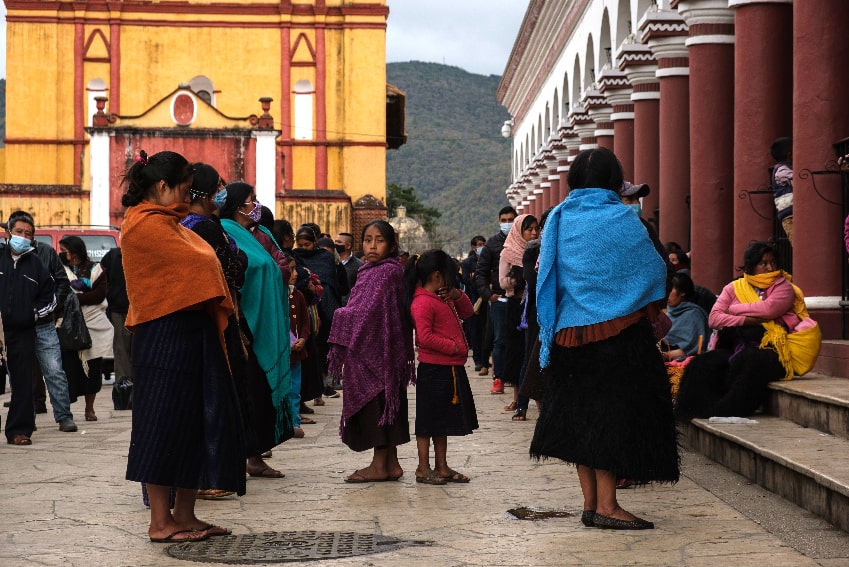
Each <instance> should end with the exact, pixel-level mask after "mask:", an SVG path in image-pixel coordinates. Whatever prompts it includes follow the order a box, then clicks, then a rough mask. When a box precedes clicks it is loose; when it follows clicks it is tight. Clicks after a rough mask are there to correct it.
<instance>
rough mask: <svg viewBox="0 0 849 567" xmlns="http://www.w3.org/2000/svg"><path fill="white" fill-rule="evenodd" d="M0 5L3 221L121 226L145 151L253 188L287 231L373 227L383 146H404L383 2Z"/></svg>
mask: <svg viewBox="0 0 849 567" xmlns="http://www.w3.org/2000/svg"><path fill="white" fill-rule="evenodd" d="M5 4H6V8H7V18H6V19H7V40H6V41H7V81H6V84H7V92H6V139H5V149H4V150H2V158H1V159H0V175H2V178H0V181H1V182H2V183H0V217H2V218H5V217H7V216H8V214H9V213H10V212H11V211H13V210H15V209H24V210H28V211H31V212H32V213H33V214H34V215H35V218H36V222H37V223H38V224H39V225H42V226H46V225H56V224H65V225H68V224H83V225H86V224H112V225H120V222H121V220H122V218H123V210H122V209H121V206H120V195H121V192H122V191H121V187H120V184H119V182H120V179H121V176H122V174H123V172H124V170H125V169H126V167H128V166H129V165H130V164H131V163H132V160H133V159H134V158H135V156H137V155H138V152H139V151H140V150H142V149H143V150H145V151H146V152H147V153H148V154H153V153H155V152H157V151H160V150H166V149H167V150H173V151H178V152H180V153H182V154H183V155H185V156H186V157H187V158H188V159H189V160H190V161H201V162H205V163H209V164H211V165H213V166H214V167H215V168H216V169H218V171H219V172H220V173H221V175H222V177H223V178H224V179H225V180H227V181H231V180H238V179H243V180H245V181H247V182H248V183H251V184H253V185H255V186H256V188H257V193H258V198H259V200H260V201H261V202H262V203H263V204H265V205H267V206H269V207H270V208H271V209H272V211H274V213H275V217H276V218H285V219H287V220H289V221H290V222H292V224H293V225H294V226H297V225H298V224H300V223H302V222H316V223H318V224H319V225H320V226H321V227H322V229H323V230H327V231H329V232H335V231H348V230H352V228H354V225H356V224H359V223H358V222H356V220H354V219H355V217H357V215H358V214H359V215H360V216H362V215H365V216H375V215H381V214H382V215H383V216H384V217H385V211H381V210H380V207H381V206H382V201H383V200H384V199H385V185H386V183H385V161H386V149H387V146H388V145H389V146H393V142H392V141H390V142H389V144H388V143H387V140H388V139H390V140H395V142H394V146H395V147H397V145H398V144H400V143H403V139H404V137H403V93H400V94H399V92H398V91H397V89H391V88H388V87H387V85H386V56H385V51H386V47H385V45H386V21H387V16H388V7H387V6H386V2H385V0H372V1H362V2H361V1H356V0H306V1H292V0H282V1H272V0H266V1H262V0H254V1H244V0H242V1H239V0H227V1H225V2H217V1H215V0H204V1H198V0H185V1H181V0H175V1H168V2H149V1H135V0H124V1H102V0H100V1H80V0H73V1H66V0H58V1H45V2H31V1H18V0H6V1H5ZM399 111H400V113H401V115H400V118H399V114H398V112H399ZM388 116H389V118H388ZM388 123H389V128H387V124H388ZM393 128H395V129H399V128H400V133H399V132H396V133H395V134H394V135H392V134H391V131H392V129H393ZM358 204H360V205H361V208H363V209H364V210H363V211H361V212H360V213H358V212H357V209H358V206H360V205H358Z"/></svg>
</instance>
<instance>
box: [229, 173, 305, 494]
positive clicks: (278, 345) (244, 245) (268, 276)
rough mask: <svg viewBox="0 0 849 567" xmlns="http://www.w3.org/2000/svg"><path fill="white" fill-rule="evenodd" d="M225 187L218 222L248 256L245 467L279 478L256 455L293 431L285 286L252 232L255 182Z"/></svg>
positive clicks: (256, 473)
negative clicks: (249, 428)
mask: <svg viewBox="0 0 849 567" xmlns="http://www.w3.org/2000/svg"><path fill="white" fill-rule="evenodd" d="M224 190H225V191H226V197H225V198H224V202H223V203H222V205H221V208H220V213H221V225H222V226H223V227H224V230H225V231H226V232H227V234H229V235H230V236H231V237H232V238H233V240H235V241H236V244H237V245H238V246H239V249H240V250H241V251H242V252H244V253H245V255H246V256H247V257H248V267H247V270H246V271H245V284H244V285H243V286H242V289H241V296H242V297H241V303H240V306H241V309H242V312H241V315H242V317H244V320H245V321H246V322H247V329H246V331H247V334H249V337H248V338H249V343H250V344H249V345H248V346H247V348H248V349H249V353H248V354H249V360H248V368H247V373H246V374H247V377H248V395H249V397H250V398H251V399H250V402H251V406H252V410H253V411H252V417H253V419H254V429H255V431H256V439H255V440H254V443H250V441H249V442H248V446H249V450H248V466H247V470H248V474H250V475H251V476H257V477H263V478H280V477H282V476H283V473H281V472H280V471H277V470H274V469H273V468H271V467H269V466H268V465H267V464H266V463H265V461H263V460H262V457H261V456H260V455H261V454H262V453H264V452H265V451H269V450H271V449H272V448H273V447H274V446H276V445H278V444H280V443H282V442H283V441H286V440H287V439H290V438H291V437H292V436H293V431H292V414H291V411H290V409H289V402H288V399H289V398H288V396H289V390H290V388H291V374H290V369H289V346H290V345H289V301H288V290H287V291H286V292H284V282H283V277H282V276H281V273H280V267H279V266H278V264H277V262H275V260H274V259H273V258H272V256H271V255H270V254H269V252H268V251H266V249H265V248H264V247H263V245H262V244H260V242H259V241H258V239H257V238H256V237H255V236H254V234H253V232H254V231H257V230H260V231H265V229H264V228H262V227H260V226H259V225H258V224H257V221H258V219H259V214H258V213H259V211H260V209H261V206H260V205H259V202H258V201H257V200H256V193H255V191H254V188H253V187H252V186H251V185H249V184H247V183H244V182H241V181H236V182H233V183H230V184H228V185H227V187H225V189H224ZM254 217H256V218H254ZM266 233H267V231H266ZM268 236H269V237H270V235H268ZM272 241H273V239H272ZM284 297H285V298H286V300H285V301H284V299H283V298H284Z"/></svg>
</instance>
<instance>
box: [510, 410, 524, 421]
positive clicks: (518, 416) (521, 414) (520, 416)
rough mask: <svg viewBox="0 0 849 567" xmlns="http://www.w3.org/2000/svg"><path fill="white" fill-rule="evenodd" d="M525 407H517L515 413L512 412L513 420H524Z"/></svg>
mask: <svg viewBox="0 0 849 567" xmlns="http://www.w3.org/2000/svg"><path fill="white" fill-rule="evenodd" d="M527 411H528V410H526V409H525V408H517V409H516V413H514V414H513V418H512V419H513V421H526V420H527V418H526V417H525V412H527Z"/></svg>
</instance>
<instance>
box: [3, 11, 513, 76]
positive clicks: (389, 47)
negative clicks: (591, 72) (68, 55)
mask: <svg viewBox="0 0 849 567" xmlns="http://www.w3.org/2000/svg"><path fill="white" fill-rule="evenodd" d="M388 3H389V22H388V26H387V32H386V60H387V62H389V63H393V62H400V61H427V62H432V63H444V64H446V65H453V66H455V67H460V68H462V69H465V70H466V71H469V72H471V73H478V74H481V75H501V74H502V73H503V72H504V67H505V65H506V64H507V58H508V57H509V56H510V50H511V49H512V48H513V42H514V41H515V40H516V33H518V31H519V26H520V25H521V23H522V18H523V17H524V15H525V10H526V9H527V7H528V0H388ZM0 14H2V34H0V37H3V38H5V37H6V6H5V4H4V3H0ZM5 76H6V42H5V41H0V77H5Z"/></svg>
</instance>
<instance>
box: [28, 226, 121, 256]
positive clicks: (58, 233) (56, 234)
mask: <svg viewBox="0 0 849 567" xmlns="http://www.w3.org/2000/svg"><path fill="white" fill-rule="evenodd" d="M66 236H79V237H80V238H82V240H83V242H85V245H86V249H88V257H89V258H90V259H91V261H92V262H95V263H98V262H100V260H101V259H102V258H103V256H105V255H106V253H107V252H109V249H110V248H116V247H118V246H120V245H121V233H120V232H119V231H118V228H117V227H114V226H81V225H67V226H38V227H36V229H35V239H36V240H38V241H39V242H43V243H45V244H49V245H50V246H52V247H53V249H54V250H56V251H57V252H58V251H59V241H60V240H62V238H64V237H66Z"/></svg>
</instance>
